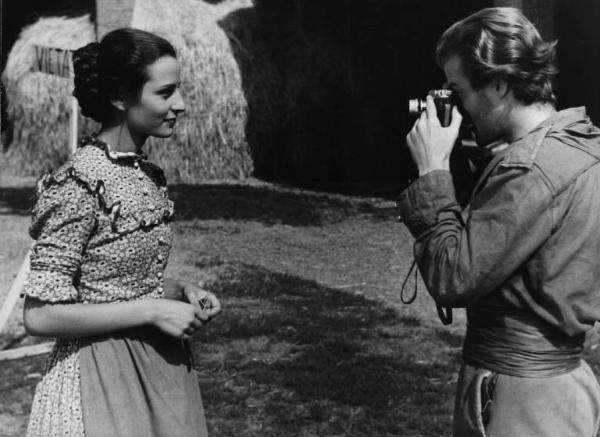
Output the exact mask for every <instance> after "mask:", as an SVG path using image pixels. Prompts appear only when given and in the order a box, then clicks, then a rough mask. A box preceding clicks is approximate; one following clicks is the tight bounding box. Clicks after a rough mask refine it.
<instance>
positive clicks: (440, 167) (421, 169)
mask: <svg viewBox="0 0 600 437" xmlns="http://www.w3.org/2000/svg"><path fill="white" fill-rule="evenodd" d="M436 170H445V171H450V163H440V164H433V165H429V166H426V167H419V177H421V176H424V175H426V174H427V173H431V172H432V171H436Z"/></svg>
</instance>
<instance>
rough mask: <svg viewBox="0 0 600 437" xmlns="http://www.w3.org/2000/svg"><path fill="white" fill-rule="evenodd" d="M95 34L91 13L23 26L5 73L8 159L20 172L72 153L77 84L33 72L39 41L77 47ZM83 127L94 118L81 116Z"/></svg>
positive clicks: (37, 171) (47, 165)
mask: <svg viewBox="0 0 600 437" xmlns="http://www.w3.org/2000/svg"><path fill="white" fill-rule="evenodd" d="M94 38H95V33H94V25H93V23H92V22H91V21H90V18H89V16H88V15H85V16H82V17H79V18H65V17H51V18H42V19H40V20H39V21H37V22H36V23H34V24H32V25H31V26H28V27H26V28H24V29H23V31H22V32H21V35H20V37H19V39H18V40H17V41H16V42H15V44H14V45H13V47H12V49H11V51H10V53H9V55H8V60H7V63H6V67H5V69H4V72H3V75H2V82H3V84H4V86H5V88H6V100H7V107H6V113H7V117H8V120H9V121H10V122H11V123H12V131H11V136H12V138H11V141H10V144H8V145H5V147H6V148H7V149H8V151H7V155H6V156H5V159H6V160H8V161H9V162H10V164H11V167H12V168H13V170H14V171H15V172H16V173H18V174H21V175H39V174H40V173H41V172H44V171H47V170H49V169H52V168H55V167H56V166H58V165H59V164H60V163H62V162H63V161H64V160H65V159H66V158H67V157H68V155H69V114H70V97H71V92H72V90H73V84H72V82H71V81H70V80H69V79H65V78H62V77H58V76H51V75H48V74H44V73H40V72H33V71H31V66H32V65H33V62H34V57H35V53H34V50H33V45H34V44H39V45H44V46H51V47H59V48H65V49H71V50H73V49H76V48H78V47H81V46H83V45H85V44H87V43H89V42H90V41H93V40H94ZM80 126H81V129H82V131H91V130H94V129H95V123H93V122H92V121H91V120H86V119H84V118H83V117H80Z"/></svg>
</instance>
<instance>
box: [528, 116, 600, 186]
mask: <svg viewBox="0 0 600 437" xmlns="http://www.w3.org/2000/svg"><path fill="white" fill-rule="evenodd" d="M590 126H591V125H590ZM594 130H595V131H597V132H596V133H593V131H592V130H590V134H592V135H581V133H580V132H569V131H568V130H562V131H554V130H550V131H549V132H548V134H547V135H546V137H545V138H544V140H543V141H542V143H541V145H540V147H539V149H538V151H537V153H536V155H535V158H534V164H535V166H536V167H538V168H539V169H540V170H541V171H542V173H543V174H544V176H545V177H546V178H547V180H548V182H549V183H550V184H551V185H552V186H553V187H554V189H555V191H556V193H557V194H558V193H559V192H561V191H562V190H564V189H565V188H566V187H568V186H569V185H570V184H571V183H572V182H573V181H574V180H575V179H577V177H579V176H580V175H581V174H583V173H584V172H586V171H588V170H589V169H590V168H592V167H594V166H596V165H597V164H599V163H600V130H598V129H597V128H594ZM597 168H598V170H599V171H600V167H597Z"/></svg>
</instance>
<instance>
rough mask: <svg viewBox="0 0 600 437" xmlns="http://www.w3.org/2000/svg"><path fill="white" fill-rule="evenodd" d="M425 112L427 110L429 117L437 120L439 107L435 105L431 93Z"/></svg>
mask: <svg viewBox="0 0 600 437" xmlns="http://www.w3.org/2000/svg"><path fill="white" fill-rule="evenodd" d="M425 112H427V118H428V119H429V120H431V121H433V120H437V108H436V107H435V103H434V101H433V97H431V96H429V95H428V96H427V109H425Z"/></svg>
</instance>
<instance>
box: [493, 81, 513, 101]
mask: <svg viewBox="0 0 600 437" xmlns="http://www.w3.org/2000/svg"><path fill="white" fill-rule="evenodd" d="M494 89H495V90H496V92H497V93H498V95H499V96H500V97H506V96H507V95H508V93H509V92H510V85H509V84H508V82H507V81H506V80H505V79H502V78H497V79H494Z"/></svg>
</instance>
